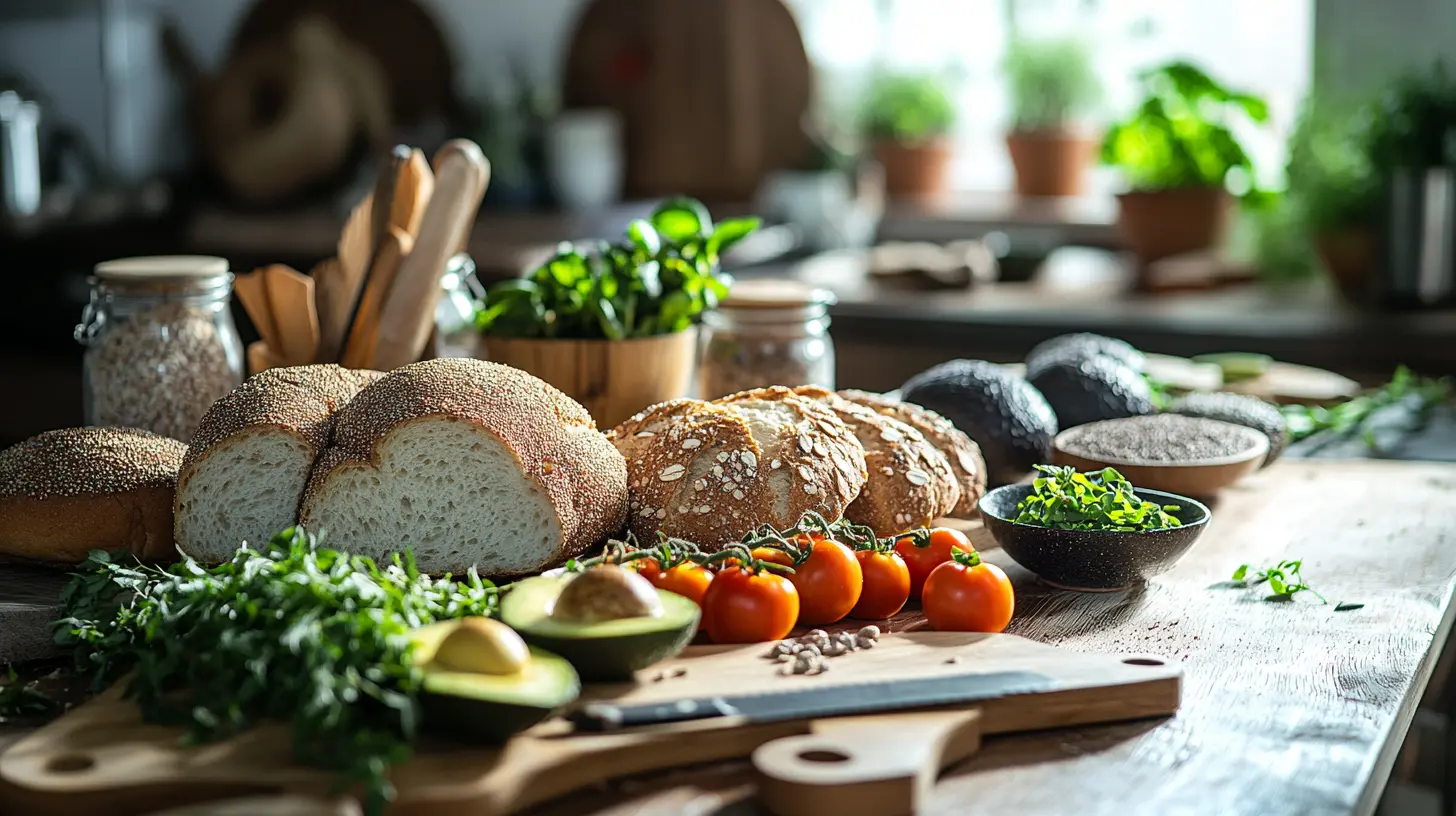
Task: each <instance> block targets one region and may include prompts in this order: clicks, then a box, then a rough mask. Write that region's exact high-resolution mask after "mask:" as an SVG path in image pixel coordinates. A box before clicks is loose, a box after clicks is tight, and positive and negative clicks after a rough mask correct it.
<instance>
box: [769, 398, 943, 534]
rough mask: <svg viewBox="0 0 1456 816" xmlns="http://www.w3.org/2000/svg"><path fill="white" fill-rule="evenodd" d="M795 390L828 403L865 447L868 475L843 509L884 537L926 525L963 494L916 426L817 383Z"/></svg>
mask: <svg viewBox="0 0 1456 816" xmlns="http://www.w3.org/2000/svg"><path fill="white" fill-rule="evenodd" d="M794 393H796V394H798V395H800V396H803V397H808V398H809V399H813V400H817V401H819V402H822V403H824V404H825V405H827V406H829V407H830V408H831V409H832V410H833V411H834V413H835V414H836V415H837V416H838V417H839V418H840V420H842V421H843V422H844V424H845V425H848V426H849V428H850V430H852V431H854V435H855V438H856V439H858V440H859V444H860V446H861V447H863V448H864V452H865V466H866V468H867V470H868V479H867V480H866V481H865V486H864V489H863V490H861V491H860V493H859V497H858V498H856V499H855V500H854V503H853V504H851V505H850V506H849V509H847V510H845V511H844V515H845V517H846V518H848V519H849V520H850V521H853V522H855V523H856V524H863V525H865V526H867V527H869V528H870V529H872V530H874V531H875V535H877V536H880V537H881V538H884V537H886V536H892V535H895V534H896V533H903V532H905V531H906V530H910V529H914V528H916V527H928V526H930V523H931V522H932V521H934V520H935V519H938V518H940V517H941V516H944V515H945V514H947V513H949V512H950V511H951V510H953V509H955V506H956V502H958V501H960V497H961V489H960V484H959V483H958V482H957V481H956V476H955V472H954V471H952V470H951V467H950V462H949V461H947V460H946V458H945V456H944V455H943V454H942V453H941V452H940V451H938V450H936V448H935V446H934V445H931V444H930V443H929V442H928V441H926V439H925V437H923V436H921V435H920V432H919V431H917V430H915V429H914V428H912V427H911V426H909V425H906V424H905V423H903V422H901V421H899V420H898V419H895V418H894V417H889V416H885V415H884V414H878V413H875V412H874V411H873V410H871V409H869V408H866V407H865V406H863V405H857V404H855V403H853V402H850V401H849V400H847V399H844V398H843V397H841V396H839V395H838V394H835V393H834V392H833V391H828V390H826V389H823V388H820V387H818V386H814V385H804V386H800V387H798V388H795V389H794Z"/></svg>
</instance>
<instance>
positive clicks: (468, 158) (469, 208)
mask: <svg viewBox="0 0 1456 816" xmlns="http://www.w3.org/2000/svg"><path fill="white" fill-rule="evenodd" d="M489 180H490V164H489V162H487V161H486V160H485V154H483V153H481V152H480V147H479V146H478V145H476V144H475V143H474V142H471V141H468V140H466V139H453V140H451V141H449V142H447V143H446V144H445V146H444V147H442V148H440V151H439V153H437V154H436V157H435V190H434V193H433V194H431V196H430V202H429V204H428V206H427V207H426V208H425V216H424V218H423V219H422V220H421V221H420V232H419V235H418V236H416V237H415V242H414V248H413V249H411V250H410V253H409V255H407V256H405V259H404V260H403V261H402V262H401V263H400V266H399V272H397V273H396V274H395V278H394V283H393V285H392V286H391V287H390V289H389V296H388V298H387V300H386V301H385V303H384V308H383V310H382V311H381V313H380V318H379V336H378V340H377V342H376V343H375V347H374V367H375V368H377V369H379V370H381V371H388V370H390V369H393V368H398V367H400V366H402V365H406V364H408V363H413V362H415V361H416V360H418V359H420V353H421V352H422V351H424V348H425V343H426V342H427V341H428V340H429V338H430V332H431V331H432V330H433V329H434V326H435V306H436V304H437V303H438V301H439V300H440V278H441V277H442V276H443V275H444V274H445V262H446V261H448V260H449V259H450V256H452V255H454V254H455V253H456V251H457V250H458V248H459V247H460V246H461V244H462V243H464V241H465V240H467V239H468V237H469V235H470V229H471V227H472V226H474V222H475V211H476V208H477V207H479V206H480V200H481V197H482V196H483V195H484V193H485V185H486V184H487V183H488V182H489Z"/></svg>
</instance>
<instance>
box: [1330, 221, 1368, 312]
mask: <svg viewBox="0 0 1456 816" xmlns="http://www.w3.org/2000/svg"><path fill="white" fill-rule="evenodd" d="M1314 249H1315V253H1316V254H1317V255H1319V259H1320V263H1322V264H1324V267H1325V271H1327V272H1329V274H1330V278H1331V280H1333V281H1334V283H1335V287H1336V288H1337V289H1339V290H1340V295H1341V296H1343V297H1344V298H1345V300H1347V301H1349V302H1350V303H1352V304H1357V305H1360V304H1364V303H1366V302H1367V301H1369V299H1370V286H1371V283H1372V281H1373V279H1374V276H1375V264H1376V259H1377V257H1378V253H1379V251H1380V237H1379V236H1378V235H1377V234H1376V232H1375V230H1373V229H1370V228H1369V227H1349V228H1346V229H1342V230H1338V231H1336V232H1327V233H1322V234H1320V235H1316V236H1315V239H1314Z"/></svg>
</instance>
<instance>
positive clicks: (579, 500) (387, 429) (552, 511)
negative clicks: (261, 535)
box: [300, 358, 627, 576]
mask: <svg viewBox="0 0 1456 816" xmlns="http://www.w3.org/2000/svg"><path fill="white" fill-rule="evenodd" d="M333 438H334V444H333V446H332V447H331V448H330V449H329V450H328V451H327V452H326V453H325V454H324V456H323V457H322V458H321V459H320V460H319V462H318V465H317V466H316V467H315V468H314V472H313V475H312V477H311V478H310V481H309V486H308V490H307V492H306V494H305V496H304V500H303V508H302V510H301V511H300V520H301V521H302V523H303V524H304V525H305V526H307V527H310V528H312V529H314V530H316V531H317V532H319V533H320V534H321V535H322V536H323V537H324V540H325V541H326V542H330V543H331V544H332V546H335V547H337V548H340V549H345V550H347V551H349V552H352V553H356V554H359V555H367V556H370V557H373V558H376V559H381V558H385V557H387V556H388V555H390V554H391V553H395V552H398V551H400V550H402V549H404V548H406V547H408V548H410V549H411V550H412V551H413V552H414V556H415V560H416V563H417V564H418V565H419V568H420V569H421V570H423V571H425V572H429V573H441V572H451V573H455V574H460V573H462V572H464V571H465V570H466V569H467V568H469V567H471V566H474V567H476V568H477V569H478V570H479V571H480V573H481V574H483V575H492V576H513V575H521V574H525V573H530V572H536V571H539V570H542V569H546V568H548V567H552V566H556V565H558V564H561V563H563V562H565V561H566V560H567V559H569V558H573V557H575V556H578V555H581V554H582V553H583V552H584V551H585V550H586V549H588V548H589V547H591V546H592V545H594V544H596V543H597V542H599V541H601V540H602V539H603V538H605V537H606V536H608V535H611V534H614V533H616V532H617V531H619V530H620V529H621V527H622V524H623V522H624V520H625V518H626V513H627V463H626V461H625V460H623V458H622V455H621V454H620V453H618V452H617V450H616V448H614V447H613V446H612V445H611V443H609V442H608V441H607V440H606V438H605V437H604V436H603V435H602V434H601V433H600V432H598V431H597V429H596V425H595V423H593V422H592V419H591V416H590V415H589V414H588V413H587V411H586V409H585V408H583V407H582V406H581V405H580V404H578V403H576V402H574V401H573V400H572V399H571V398H569V397H567V396H566V395H565V394H562V393H561V392H560V391H558V390H556V389H555V388H552V387H551V386H550V385H547V384H546V383H545V382H543V381H542V380H539V379H537V378H536V377H533V376H531V375H530V374H527V373H525V372H524V371H520V370H518V369H514V368H511V367H509V366H504V365H500V364H498V363H487V362H484V361H481V360H471V359H465V358H443V359H436V360H428V361H425V362H421V363H414V364H411V365H406V366H403V367H400V368H397V369H395V370H394V371H391V372H390V373H389V374H386V375H385V376H383V377H382V378H380V379H379V380H378V381H377V382H375V383H373V384H372V385H370V386H368V387H367V388H365V389H364V390H362V391H360V392H359V395H358V396H356V397H355V398H354V400H353V401H352V402H350V403H349V404H348V405H347V406H345V407H344V409H343V410H341V411H340V412H339V416H338V421H337V422H336V423H335V426H334V434H333Z"/></svg>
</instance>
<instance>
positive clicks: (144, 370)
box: [76, 256, 243, 442]
mask: <svg viewBox="0 0 1456 816" xmlns="http://www.w3.org/2000/svg"><path fill="white" fill-rule="evenodd" d="M232 280H233V276H232V273H230V272H229V271H228V264H227V261H226V260H224V259H222V258H211V257H205V256H161V257H150V258H124V259H121V260H115V261H106V262H105V263H101V264H98V265H97V266H96V270H95V275H94V276H93V277H92V278H91V279H90V284H91V302H90V303H89V304H88V305H87V306H86V310H85V312H83V314H82V316H81V323H80V325H78V326H77V327H76V340H77V341H79V342H80V343H81V344H82V345H84V346H86V354H85V360H84V364H83V375H82V377H83V384H82V396H83V399H84V401H85V410H86V424H87V425H123V426H129V427H134V428H144V429H146V430H149V431H153V432H155V433H159V434H162V435H164V436H170V437H172V438H173V439H180V440H182V441H184V442H185V441H187V440H188V439H190V438H191V437H192V432H193V430H195V429H196V428H197V423H198V420H200V419H201V418H202V414H203V412H205V411H206V410H207V409H208V407H210V406H211V405H212V403H213V402H214V401H216V400H217V399H218V398H220V397H223V396H225V395H226V394H227V393H228V392H229V391H232V390H233V389H234V388H236V387H237V386H238V384H239V383H241V382H242V380H243V343H242V340H241V338H239V337H238V329H237V326H236V325H234V324H233V318H232V312H231V311H230V309H229V308H228V302H229V300H230V295H231V292H232Z"/></svg>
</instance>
